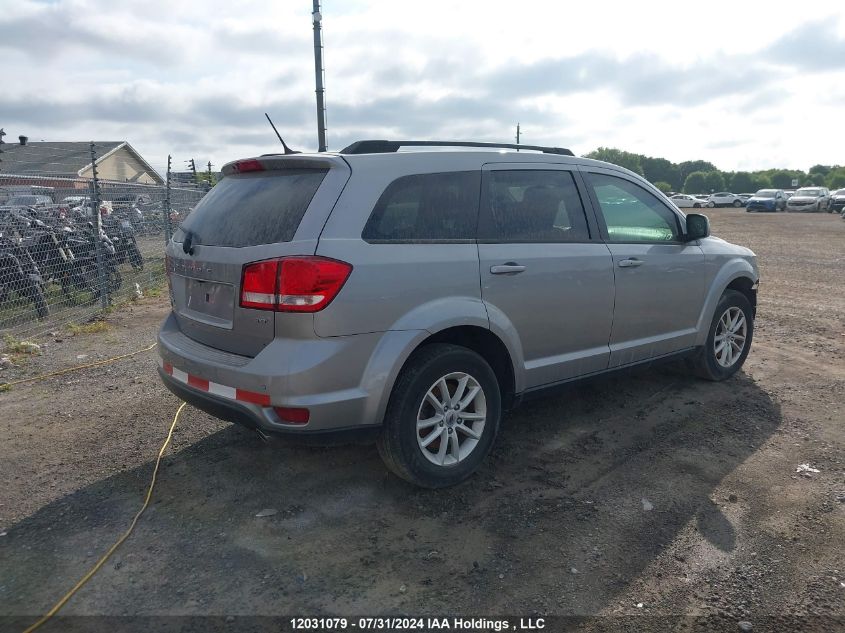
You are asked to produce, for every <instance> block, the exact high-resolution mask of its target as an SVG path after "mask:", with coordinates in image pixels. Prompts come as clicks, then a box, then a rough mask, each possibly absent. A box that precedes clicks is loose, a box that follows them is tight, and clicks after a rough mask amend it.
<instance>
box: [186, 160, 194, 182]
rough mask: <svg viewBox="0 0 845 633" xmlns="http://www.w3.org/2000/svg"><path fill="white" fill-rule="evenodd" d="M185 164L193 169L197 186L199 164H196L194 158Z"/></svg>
mask: <svg viewBox="0 0 845 633" xmlns="http://www.w3.org/2000/svg"><path fill="white" fill-rule="evenodd" d="M185 162H186V163H188V166H189V167H190V168H191V172H192V173H193V174H194V184H196V182H197V164H196V163H195V162H194V159H193V158H192V159H191V160H186V161H185Z"/></svg>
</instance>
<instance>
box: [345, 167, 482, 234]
mask: <svg viewBox="0 0 845 633" xmlns="http://www.w3.org/2000/svg"><path fill="white" fill-rule="evenodd" d="M480 179H481V176H480V173H479V172H470V171H464V172H448V173H437V174H415V175H413V176H403V177H402V178H397V179H396V180H394V181H393V182H392V183H390V185H388V187H387V189H385V190H384V193H383V194H382V195H381V197H380V198H379V200H378V202H377V203H376V206H375V208H374V209H373V212H372V214H371V215H370V218H369V220H367V224H366V226H364V231H363V233H362V235H361V237H363V238H364V239H365V240H366V241H368V242H426V241H454V240H461V241H464V240H474V239H475V226H476V221H477V217H478V193H479V188H480Z"/></svg>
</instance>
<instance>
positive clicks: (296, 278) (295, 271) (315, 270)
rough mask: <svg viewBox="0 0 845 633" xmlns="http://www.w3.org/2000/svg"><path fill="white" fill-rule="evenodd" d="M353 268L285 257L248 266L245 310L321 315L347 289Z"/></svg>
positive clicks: (324, 260)
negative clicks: (344, 287) (316, 313)
mask: <svg viewBox="0 0 845 633" xmlns="http://www.w3.org/2000/svg"><path fill="white" fill-rule="evenodd" d="M351 272H352V266H351V265H350V264H347V263H346V262H341V261H338V260H336V259H328V258H326V257H317V256H302V257H282V258H279V259H268V260H266V261H262V262H254V263H252V264H247V265H246V266H244V271H243V279H242V281H241V307H242V308H254V309H256V310H275V311H276V312H318V311H319V310H322V309H323V308H325V307H326V306H327V305H329V304H330V303H331V302H332V300H333V299H334V298H335V297H336V296H337V293H338V292H340V289H341V288H343V284H345V283H346V280H347V279H348V278H349V274H350V273H351Z"/></svg>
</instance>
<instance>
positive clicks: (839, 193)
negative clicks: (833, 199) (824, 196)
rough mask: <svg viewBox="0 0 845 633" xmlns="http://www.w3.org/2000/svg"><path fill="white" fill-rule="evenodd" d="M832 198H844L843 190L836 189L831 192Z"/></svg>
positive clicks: (844, 191) (844, 192) (844, 190)
mask: <svg viewBox="0 0 845 633" xmlns="http://www.w3.org/2000/svg"><path fill="white" fill-rule="evenodd" d="M833 195H834V196H845V189H837V190H836V191H834V192H833Z"/></svg>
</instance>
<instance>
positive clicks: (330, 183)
mask: <svg viewBox="0 0 845 633" xmlns="http://www.w3.org/2000/svg"><path fill="white" fill-rule="evenodd" d="M427 145H438V146H442V147H441V150H440V151H426V148H425V147H416V148H415V147H414V146H427ZM453 145H462V146H463V145H468V146H470V147H471V148H472V149H474V150H475V151H467V150H468V148H467V147H460V148H454V149H448V148H449V147H450V146H453ZM406 146H407V147H410V148H412V149H415V150H416V151H398V150H399V149H400V148H402V147H406ZM512 149H514V146H501V145H495V146H492V145H489V146H488V144H481V143H465V144H458V143H442V142H424V141H405V142H388V141H359V142H357V143H354V144H353V145H350V146H349V147H347V148H346V149H345V150H342V151H341V152H339V153H321V154H285V155H268V156H261V157H259V158H251V159H248V160H240V161H236V162H233V163H229V164H228V165H226V166H225V167H224V168H223V173H224V175H225V177H224V178H223V180H222V181H221V182H220V184H218V185H217V186H216V187H214V189H213V190H212V191H211V192H210V193H209V194H208V195H207V196H206V197H205V199H204V200H203V201H202V202H201V204H199V205H198V206H197V207H196V209H195V210H194V212H193V213H192V214H191V215H190V216H188V218H187V219H186V220H185V221H184V222H183V223H182V225H181V227H180V228H179V230H178V231H177V232H176V234H175V235H174V237H173V240H172V242H171V243H170V244H169V245H168V247H167V273H168V279H169V284H170V297H171V302H172V306H173V310H172V313H171V314H170V315H169V316H168V317H167V319H166V320H165V322H164V324H163V325H162V327H161V331H160V334H159V344H160V345H159V351H160V355H161V367H160V374H161V377H162V379H163V380H164V383H165V384H166V385H167V387H168V388H169V389H170V390H171V391H173V392H174V393H175V394H176V395H178V396H179V397H180V398H182V399H184V400H186V401H187V402H189V403H191V404H193V405H195V406H197V407H199V408H200V409H203V410H205V411H208V412H210V413H212V414H213V415H216V416H219V417H221V418H223V419H226V420H230V421H234V422H238V423H241V424H244V425H246V426H248V427H250V428H253V429H256V430H258V431H259V432H260V433H262V434H264V435H270V434H285V433H287V434H291V433H294V434H300V435H315V434H316V435H319V434H326V433H329V432H331V433H333V434H334V433H338V432H345V433H354V432H366V431H369V432H372V433H373V434H375V435H377V444H378V448H379V452H380V453H381V455H382V457H383V458H384V461H385V462H386V464H387V466H388V467H389V468H390V469H391V470H392V471H393V472H394V473H396V474H397V475H399V476H400V477H403V478H405V479H407V480H408V481H411V482H413V483H415V484H418V485H420V486H426V487H440V486H446V485H450V484H454V483H456V482H458V481H461V480H462V479H464V478H465V477H467V476H469V475H470V474H471V473H472V472H473V471H474V470H475V469H476V468H477V467H478V465H479V463H480V462H481V461H482V460H483V458H484V457H485V455H486V454H487V453H488V452H489V451H490V448H491V445H492V444H493V441H494V439H495V437H496V432H497V431H498V428H499V423H500V420H501V418H502V413H503V411H507V410H509V409H511V408H513V407H514V406H516V405H517V404H518V403H519V401H520V400H521V399H522V397H523V396H525V395H527V394H530V393H531V392H536V391H539V390H542V389H545V388H548V387H552V386H556V385H560V384H562V383H566V382H569V381H572V380H575V379H578V378H583V377H585V376H594V375H596V374H601V373H604V372H608V371H612V370H616V369H620V368H625V367H630V366H633V365H637V364H640V363H648V362H652V361H654V360H656V359H663V358H669V357H675V356H677V355H682V354H683V355H687V357H688V359H689V363H690V365H691V366H692V367H693V369H694V370H695V371H696V372H697V373H698V374H699V375H701V376H703V377H704V378H707V379H710V380H723V379H725V378H728V377H730V376H731V375H733V374H734V373H735V372H736V371H737V370H738V369H739V368H740V367H741V366H742V364H743V362H744V361H745V358H746V356H747V355H748V352H749V349H750V346H751V337H752V334H753V329H754V315H755V309H756V293H757V282H758V271H757V265H756V258H755V256H754V253H752V252H751V251H750V250H748V249H747V248H743V247H740V246H734V245H732V244H729V243H727V242H725V241H723V240H721V239H719V238H716V237H710V236H709V223H708V220H707V218H706V217H704V216H702V215H697V214H690V215H686V216H685V215H684V214H683V213H681V212H680V211H679V210H678V209H677V208H676V207H675V206H674V205H673V204H672V203H671V202H669V200H668V199H667V198H666V197H665V196H664V195H663V194H661V193H660V191H658V190H657V189H656V188H655V187H653V186H652V185H650V184H649V183H648V182H646V181H645V180H644V179H642V178H641V177H639V176H637V175H635V174H633V173H632V172H630V171H627V170H625V169H622V168H620V167H617V166H614V165H610V164H607V163H603V162H599V161H594V160H588V159H583V158H576V157H574V156H573V155H572V153H571V152H569V151H568V150H564V149H559V148H540V147H527V146H520V148H519V149H520V150H521V151H519V152H516V151H509V150H512ZM444 150H445V151H444Z"/></svg>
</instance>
